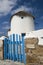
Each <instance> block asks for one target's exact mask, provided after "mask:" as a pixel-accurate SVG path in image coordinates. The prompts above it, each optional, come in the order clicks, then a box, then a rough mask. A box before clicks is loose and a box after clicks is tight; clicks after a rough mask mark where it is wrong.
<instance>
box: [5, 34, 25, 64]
mask: <svg viewBox="0 0 43 65" xmlns="http://www.w3.org/2000/svg"><path fill="white" fill-rule="evenodd" d="M4 59H9V60H14V61H19V62H23V63H25V64H26V55H25V45H24V35H23V34H22V36H20V35H18V34H12V35H10V36H9V37H8V38H5V39H4Z"/></svg>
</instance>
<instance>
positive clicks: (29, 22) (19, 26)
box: [11, 16, 34, 34]
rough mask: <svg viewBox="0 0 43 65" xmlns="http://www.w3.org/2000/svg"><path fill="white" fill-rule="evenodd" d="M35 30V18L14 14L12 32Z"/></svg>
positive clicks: (19, 32)
mask: <svg viewBox="0 0 43 65" xmlns="http://www.w3.org/2000/svg"><path fill="white" fill-rule="evenodd" d="M32 30H34V20H33V18H32V17H30V16H27V17H23V19H22V18H21V17H20V16H13V18H12V20H11V33H15V34H16V33H17V34H21V33H28V32H30V31H32Z"/></svg>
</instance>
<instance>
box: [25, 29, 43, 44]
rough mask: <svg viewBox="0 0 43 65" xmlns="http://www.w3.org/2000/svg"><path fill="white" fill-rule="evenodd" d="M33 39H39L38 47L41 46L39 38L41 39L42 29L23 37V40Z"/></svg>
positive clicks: (42, 41) (42, 42) (42, 40)
mask: <svg viewBox="0 0 43 65" xmlns="http://www.w3.org/2000/svg"><path fill="white" fill-rule="evenodd" d="M33 37H35V38H38V39H39V42H38V45H43V39H42V38H41V37H43V29H40V30H36V31H32V32H29V33H27V34H26V36H25V38H33Z"/></svg>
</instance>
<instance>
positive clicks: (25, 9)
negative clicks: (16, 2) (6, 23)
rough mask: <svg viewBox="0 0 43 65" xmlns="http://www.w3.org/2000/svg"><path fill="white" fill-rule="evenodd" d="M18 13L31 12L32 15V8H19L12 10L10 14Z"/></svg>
mask: <svg viewBox="0 0 43 65" xmlns="http://www.w3.org/2000/svg"><path fill="white" fill-rule="evenodd" d="M18 11H27V12H31V13H32V12H33V8H32V7H26V6H21V7H19V8H18V9H16V10H13V11H12V13H11V14H14V13H16V12H18Z"/></svg>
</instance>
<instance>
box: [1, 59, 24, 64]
mask: <svg viewBox="0 0 43 65" xmlns="http://www.w3.org/2000/svg"><path fill="white" fill-rule="evenodd" d="M0 65H24V64H23V63H20V62H14V61H11V60H0Z"/></svg>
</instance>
